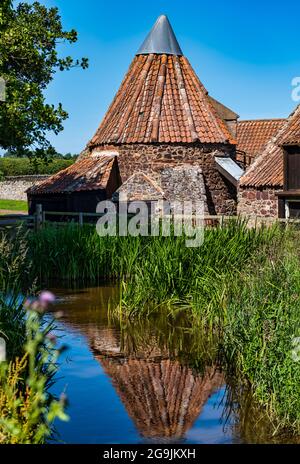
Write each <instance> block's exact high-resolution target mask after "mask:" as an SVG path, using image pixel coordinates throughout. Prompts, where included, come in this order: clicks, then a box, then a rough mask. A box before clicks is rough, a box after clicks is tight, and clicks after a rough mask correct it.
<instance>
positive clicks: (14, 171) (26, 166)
mask: <svg viewBox="0 0 300 464" xmlns="http://www.w3.org/2000/svg"><path fill="white" fill-rule="evenodd" d="M73 163H74V160H65V159H54V160H52V161H50V162H49V163H48V164H45V163H44V162H42V161H39V162H37V163H33V162H30V160H29V159H28V158H0V172H1V174H2V175H1V177H2V178H3V177H7V176H28V175H32V174H55V173H56V172H58V171H61V170H62V169H65V168H67V167H68V166H70V165H71V164H73Z"/></svg>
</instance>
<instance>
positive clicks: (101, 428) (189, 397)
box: [53, 285, 297, 444]
mask: <svg viewBox="0 0 300 464" xmlns="http://www.w3.org/2000/svg"><path fill="white" fill-rule="evenodd" d="M53 292H54V293H55V294H56V295H57V297H58V301H57V303H56V305H55V307H54V308H53V310H54V311H62V317H61V319H60V322H59V323H58V326H57V335H58V336H59V337H61V341H62V342H63V343H65V344H66V345H67V348H68V349H67V350H66V352H65V354H64V356H63V357H62V359H61V360H60V369H59V374H58V379H57V382H56V383H55V386H54V388H53V393H57V394H60V393H61V392H62V391H65V392H66V394H67V396H68V399H69V408H68V410H67V412H68V414H69V415H70V420H69V421H68V422H61V421H57V423H56V424H55V430H56V433H55V435H54V440H55V442H57V443H107V444H113V443H173V444H174V443H187V444H189V443H190V444H195V443H199V444H201V443H266V442H270V443H272V442H273V443H274V442H275V443H276V442H278V441H279V442H288V443H291V442H297V438H295V437H293V436H285V437H282V438H281V439H278V437H277V438H276V439H275V438H274V439H272V437H270V430H269V428H268V427H269V425H268V423H267V421H266V420H264V418H263V417H260V415H259V413H258V411H257V409H256V408H255V405H254V404H253V399H252V397H251V394H250V393H249V392H247V391H245V392H243V394H242V395H241V394H240V393H241V392H239V391H237V389H236V385H235V382H234V380H233V379H230V377H228V376H226V375H225V374H224V372H222V363H221V362H219V361H218V358H219V357H218V342H217V340H202V342H201V336H200V337H199V334H196V333H195V331H193V330H192V329H191V328H188V327H187V324H185V322H186V321H185V320H184V317H183V318H182V317H181V316H179V317H177V318H176V319H175V320H173V322H172V323H170V320H168V318H167V315H166V314H165V315H164V316H162V317H160V318H159V319H157V318H156V319H155V320H153V319H152V320H151V319H150V320H149V321H147V322H143V323H140V322H135V323H129V324H128V323H122V322H121V321H120V320H118V319H115V318H114V317H111V315H110V311H109V310H108V309H107V308H109V306H110V305H111V304H112V305H113V304H116V303H117V302H118V298H119V288H118V287H116V286H111V285H103V286H101V287H93V288H81V289H77V290H74V289H68V290H67V289H56V288H55V289H53Z"/></svg>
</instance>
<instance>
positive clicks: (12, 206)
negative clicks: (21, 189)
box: [0, 200, 28, 213]
mask: <svg viewBox="0 0 300 464" xmlns="http://www.w3.org/2000/svg"><path fill="white" fill-rule="evenodd" d="M1 209H3V210H7V211H24V212H25V213H27V211H28V208H27V201H22V200H0V210H1Z"/></svg>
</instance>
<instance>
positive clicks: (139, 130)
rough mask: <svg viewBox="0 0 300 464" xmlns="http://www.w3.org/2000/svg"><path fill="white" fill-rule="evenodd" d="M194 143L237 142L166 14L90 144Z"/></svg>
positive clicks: (136, 59)
mask: <svg viewBox="0 0 300 464" xmlns="http://www.w3.org/2000/svg"><path fill="white" fill-rule="evenodd" d="M193 142H200V143H203V144H206V143H211V144H212V143H213V144H216V143H221V144H223V143H232V144H235V143H236V142H235V140H234V138H233V136H232V134H231V133H230V131H229V129H228V128H227V126H226V124H225V122H224V121H223V119H221V117H220V116H219V115H218V113H217V111H216V109H215V108H214V106H213V104H212V102H211V100H210V98H209V96H208V92H207V91H206V89H205V87H204V86H203V85H202V83H201V82H200V81H199V79H198V77H197V75H196V74H195V71H194V70H193V68H192V66H191V65H190V63H189V61H188V60H187V58H185V57H184V56H182V52H181V49H180V47H179V45H178V42H177V40H176V38H175V35H174V32H173V30H172V28H171V25H170V23H169V21H168V19H167V18H166V17H165V16H162V17H160V18H159V19H158V20H157V22H156V24H155V26H154V28H153V29H152V31H151V32H150V34H149V36H148V37H147V38H146V40H145V42H144V43H143V45H142V46H141V48H140V49H139V51H138V54H137V55H136V56H135V58H134V60H133V62H132V64H131V66H130V68H129V71H128V73H127V74H126V76H125V78H124V80H123V82H122V84H121V87H120V88H119V91H118V92H117V94H116V96H115V98H114V100H113V102H112V104H111V106H110V108H109V109H108V111H107V113H106V115H105V117H104V119H103V121H102V123H101V124H100V127H99V128H98V130H97V132H96V134H95V136H94V137H93V138H92V140H91V141H90V143H89V145H88V146H89V148H93V147H95V146H98V145H105V144H130V143H193Z"/></svg>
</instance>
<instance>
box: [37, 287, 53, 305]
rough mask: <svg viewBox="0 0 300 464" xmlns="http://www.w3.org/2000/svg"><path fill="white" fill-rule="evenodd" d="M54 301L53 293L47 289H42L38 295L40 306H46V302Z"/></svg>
mask: <svg viewBox="0 0 300 464" xmlns="http://www.w3.org/2000/svg"><path fill="white" fill-rule="evenodd" d="M54 301H55V295H53V293H51V292H48V291H47V290H45V291H43V292H42V293H41V294H40V296H39V302H40V304H41V305H42V306H48V304H50V303H54Z"/></svg>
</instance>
